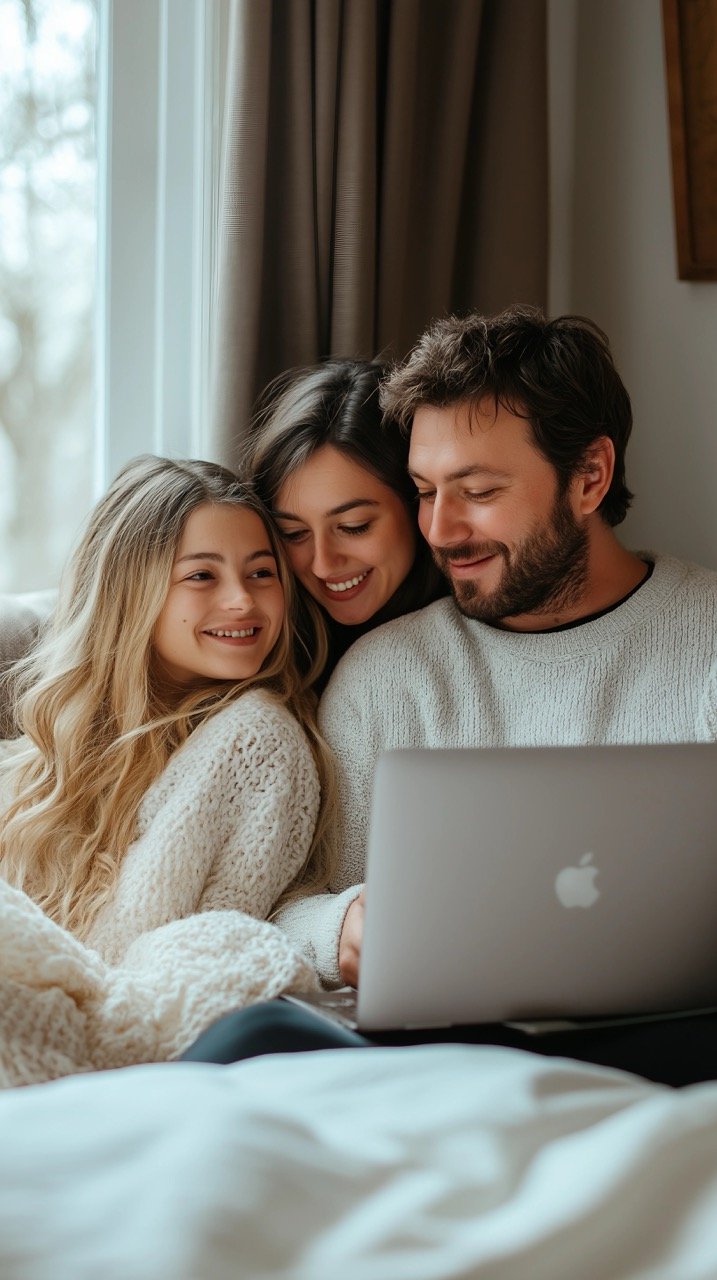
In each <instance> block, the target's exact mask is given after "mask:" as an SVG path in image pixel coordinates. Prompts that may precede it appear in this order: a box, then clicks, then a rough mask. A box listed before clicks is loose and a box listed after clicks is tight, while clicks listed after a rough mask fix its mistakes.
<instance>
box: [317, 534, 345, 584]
mask: <svg viewBox="0 0 717 1280" xmlns="http://www.w3.org/2000/svg"><path fill="white" fill-rule="evenodd" d="M345 563H346V556H345V555H344V553H343V552H342V551H341V550H340V548H339V547H337V545H336V543H335V542H334V540H333V539H332V538H316V539H315V540H314V554H313V557H312V560H311V572H312V573H313V574H314V577H316V578H330V577H332V576H333V575H334V574H336V573H338V572H340V571H341V568H342V566H343V565H345Z"/></svg>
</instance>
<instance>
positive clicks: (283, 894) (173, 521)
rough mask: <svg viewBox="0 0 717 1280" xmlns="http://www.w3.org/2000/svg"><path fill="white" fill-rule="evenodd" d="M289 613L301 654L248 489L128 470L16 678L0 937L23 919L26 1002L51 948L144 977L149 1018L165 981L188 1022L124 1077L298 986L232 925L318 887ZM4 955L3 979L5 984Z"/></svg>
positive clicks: (318, 649) (321, 836)
mask: <svg viewBox="0 0 717 1280" xmlns="http://www.w3.org/2000/svg"><path fill="white" fill-rule="evenodd" d="M305 607H308V608H309V610H310V613H309V616H310V617H312V620H313V627H314V631H313V635H312V636H311V638H310V643H308V644H306V645H305V647H304V646H303V645H300V644H299V642H298V641H297V640H296V639H295V631H294V618H295V614H296V609H297V603H296V598H295V591H294V588H293V585H292V579H291V575H290V574H289V573H288V572H287V569H286V566H285V562H284V558H283V553H282V549H281V545H280V543H279V540H278V539H277V537H276V534H275V532H274V529H273V526H272V524H271V521H270V519H269V518H268V517H267V515H266V513H265V512H264V510H263V508H262V507H261V505H260V503H259V501H258V499H257V498H256V497H255V496H254V495H253V494H252V492H251V490H250V489H249V488H247V486H245V485H244V484H242V483H240V482H239V481H238V480H237V478H236V477H235V476H234V475H232V474H231V473H230V472H228V471H226V470H224V469H223V468H221V467H218V466H215V465H213V464H211V463H207V462H194V461H193V462H174V461H169V460H167V459H164V458H157V457H150V456H146V457H142V458H138V459H136V460H135V461H133V462H131V463H130V464H129V465H128V466H126V467H125V468H124V469H123V471H122V472H121V473H120V474H119V476H118V477H117V479H116V480H115V482H114V483H113V484H112V486H111V487H110V489H109V491H108V492H107V494H106V495H105V497H104V498H103V499H102V500H101V501H100V502H99V504H98V505H97V507H96V508H95V510H94V512H93V513H92V515H91V517H90V519H89V522H88V525H87V528H86V531H85V533H84V536H83V537H82V539H81V541H80V543H79V546H78V547H77V550H76V551H75V554H74V555H73V557H72V560H71V562H70V565H69V568H68V571H67V573H66V576H65V580H64V583H63V586H62V587H61V592H60V599H59V603H58V606H57V610H56V613H55V616H54V620H53V623H52V627H51V629H50V630H49V632H48V634H47V635H46V637H45V638H44V641H43V643H42V644H41V645H40V647H38V649H37V650H36V652H35V653H34V654H33V655H32V656H31V657H30V658H29V659H28V660H26V661H25V662H24V663H23V664H22V665H21V667H20V669H16V672H15V673H14V680H15V686H16V698H17V714H18V718H19V724H20V726H21V728H22V733H23V736H22V738H21V739H20V740H19V743H18V750H17V751H16V752H15V753H13V756H12V758H11V760H10V761H9V762H7V763H5V765H4V766H3V768H2V795H3V799H4V808H3V810H2V812H1V813H0V872H1V873H2V876H3V877H4V880H5V881H7V882H8V883H7V884H3V885H1V886H0V887H2V890H3V895H4V896H3V898H2V899H1V900H0V929H2V923H3V920H2V914H3V907H5V908H6V909H7V911H6V915H7V918H8V919H9V918H10V915H12V912H11V911H10V907H9V906H8V904H10V906H11V907H12V911H14V916H13V919H15V920H16V921H17V917H18V912H19V914H20V915H22V914H23V911H24V913H25V916H26V917H27V918H26V920H25V925H24V928H25V933H24V934H23V939H24V942H26V943H27V945H26V946H24V950H25V951H28V949H29V952H30V956H31V957H34V959H33V958H31V959H30V960H29V961H28V958H27V956H26V957H25V960H26V967H25V971H24V973H25V977H24V978H23V981H24V980H28V981H31V982H32V981H34V982H35V987H36V988H38V989H39V988H43V983H44V984H45V986H46V985H47V983H46V981H45V979H46V974H45V975H44V976H43V968H42V958H41V956H40V955H39V954H37V955H36V954H35V951H37V952H38V953H39V951H40V950H44V953H45V956H47V955H48V954H49V955H52V951H53V947H54V948H55V949H58V948H59V950H60V951H62V948H63V947H64V948H65V951H64V952H63V955H65V958H67V955H68V954H69V953H68V952H67V945H68V936H70V937H72V939H73V945H75V944H74V940H75V939H76V940H80V941H81V942H82V943H84V944H86V947H85V948H83V949H79V950H78V949H77V947H76V946H75V950H73V951H72V957H73V962H74V961H77V960H78V957H81V956H84V955H92V956H93V963H94V961H95V960H96V959H97V957H99V959H100V960H101V961H102V962H104V964H105V965H109V966H115V967H116V966H120V967H121V968H122V967H123V968H124V969H126V970H127V969H129V970H133V969H134V971H135V972H138V973H140V974H143V973H145V972H146V971H147V970H148V968H151V969H152V981H153V982H154V987H153V990H154V991H155V994H156V996H157V999H160V998H161V999H163V1000H164V1003H165V1004H166V1002H167V1001H166V998H165V997H166V996H167V989H162V986H161V982H160V981H159V976H160V975H161V974H162V973H164V975H165V978H166V981H167V983H168V988H169V989H170V995H171V993H172V992H174V993H175V994H176V991H177V990H179V991H181V992H182V1000H183V1002H184V1003H183V1008H184V1009H185V1012H186V1009H187V1008H188V1004H190V1005H192V1009H193V1014H192V1016H191V1017H189V1018H188V1019H187V1018H185V1019H184V1021H182V1017H181V1016H180V1017H176V1016H175V1019H174V1023H173V1025H172V1028H171V1031H168V1032H167V1034H165V1035H164V1039H162V1036H161V1035H160V1037H159V1041H158V1042H157V1043H156V1044H155V1043H154V1042H153V1043H152V1045H150V1046H149V1047H148V1048H147V1049H146V1050H141V1051H138V1052H137V1053H135V1054H134V1058H133V1057H132V1055H130V1058H129V1060H135V1059H136V1058H137V1057H138V1056H139V1057H140V1058H144V1057H157V1056H171V1053H170V1050H171V1051H174V1052H176V1051H179V1050H180V1049H181V1048H182V1047H183V1046H184V1045H186V1044H188V1043H189V1041H190V1039H191V1038H192V1035H193V1034H196V1032H197V1031H198V1030H200V1029H201V1027H202V1026H203V1025H205V1024H206V1022H207V1021H209V1019H210V1017H211V1016H216V1014H217V1013H220V1012H224V1011H225V1010H226V1009H227V1008H230V1007H232V1006H233V1005H236V1004H241V1003H243V1002H246V1000H247V999H250V998H255V997H256V996H258V995H266V994H267V993H268V992H269V990H270V989H272V988H275V987H276V986H277V982H278V984H279V989H283V987H284V988H285V986H286V985H287V984H288V985H291V984H294V985H298V986H306V985H310V984H311V977H310V974H309V972H308V971H307V966H306V965H305V963H304V962H303V961H301V959H300V958H298V957H296V956H294V955H293V954H289V953H290V948H289V946H288V943H287V942H286V940H285V939H283V938H282V936H281V935H280V934H279V932H278V930H275V929H273V927H272V926H269V925H262V926H261V929H260V930H259V934H257V929H256V928H254V929H253V930H252V929H251V928H249V930H248V933H247V923H246V922H247V917H252V918H253V920H262V921H263V920H265V919H266V917H267V916H268V915H269V914H270V912H271V911H272V909H273V908H274V907H275V905H276V903H277V902H278V901H279V900H281V901H285V900H286V899H287V898H290V897H292V896H293V897H295V896H298V895H301V894H303V893H308V892H317V891H320V890H321V889H322V888H323V887H324V886H325V885H326V884H327V883H328V880H329V877H330V874H331V851H330V847H329V840H328V834H327V833H328V828H329V823H328V808H329V806H330V796H331V771H330V763H329V760H328V754H327V752H326V749H325V748H324V746H323V743H322V741H321V739H320V737H319V735H318V733H317V731H316V728H315V723H314V701H315V699H314V695H313V693H312V692H311V686H312V684H313V682H314V681H315V679H316V676H317V674H318V672H319V671H320V669H321V665H322V662H323V660H324V658H325V652H326V645H325V638H324V634H323V629H322V624H321V621H320V617H319V615H318V611H317V610H315V609H313V610H312V608H311V604H310V603H309V605H308V606H305ZM304 634H305V624H304ZM322 797H323V798H322ZM8 885H9V886H14V891H13V890H12V889H9V888H8ZM18 891H22V893H19V892H18ZM28 899H31V900H32V902H33V903H34V904H36V907H39V908H40V909H41V913H42V914H41V915H40V913H39V912H37V911H36V910H35V908H33V909H32V910H29V909H28V902H27V900H28ZM21 907H22V909H21ZM40 919H41V920H42V921H43V927H44V929H45V933H44V935H43V939H42V946H40V938H39V933H40V932H41V931H42V930H41V927H40V923H39V922H40ZM28 921H30V923H29V924H28ZM49 922H54V924H53V927H52V929H51V934H48V933H47V925H48V924H49ZM6 924H7V920H6ZM55 926H57V927H55ZM180 926H181V927H180ZM58 927H59V928H58ZM33 930H34V931H35V933H37V934H38V937H37V938H36V939H35V941H36V942H37V943H38V946H37V948H35V951H33V942H32V935H33ZM5 936H6V938H7V937H8V936H9V935H8V932H7V929H6V931H5ZM245 936H246V937H248V938H249V940H250V941H251V942H252V945H254V944H255V940H256V937H257V936H259V937H260V938H261V939H262V945H264V944H266V945H264V951H265V952H266V947H267V945H269V944H268V943H267V942H266V940H267V939H269V943H270V944H271V945H269V951H271V947H272V946H274V947H275V949H276V948H277V947H278V949H279V951H280V952H281V957H280V959H281V963H279V965H278V973H276V974H273V975H272V974H271V973H269V972H268V971H267V963H268V962H267V963H265V961H266V955H264V959H263V960H262V959H261V956H260V952H261V948H259V951H257V950H256V945H254V951H253V952H252V955H253V960H252V962H251V963H250V964H249V965H248V966H247V965H246V964H244V965H242V964H241V963H240V961H241V956H240V955H239V951H240V950H241V942H242V939H243V938H245ZM50 937H51V941H48V939H49V938H50ZM28 938H30V941H29V942H27V939H28ZM279 939H280V941H279ZM16 942H17V939H16ZM48 948H49V951H48ZM87 948H91V949H92V951H91V952H90V951H88V950H87ZM153 948H154V951H153ZM227 948H229V958H230V960H231V963H230V964H229V966H228V968H227V958H228V952H227ZM21 949H22V948H21ZM10 951H11V948H9V946H3V949H2V951H0V981H1V980H2V979H3V978H5V979H8V980H10V979H12V980H13V981H17V979H18V978H19V977H20V976H21V975H19V973H18V972H17V965H16V966H15V969H12V960H11V957H10ZM94 953H97V955H96V956H95V954H94ZM262 954H263V953H262ZM257 956H260V963H259V965H258V971H256V970H257ZM35 961H37V965H36V970H37V972H35V970H33V964H34V963H35ZM78 962H79V961H78ZM150 962H151V963H150ZM195 962H196V963H195ZM58 963H59V962H58ZM88 963H89V962H88ZM28 965H29V969H28V967H27V966H28ZM187 965H189V969H187ZM237 965H238V968H237ZM192 966H193V967H192ZM232 966H234V968H233V969H232ZM90 967H91V965H90ZM61 968H62V966H61V965H60V969H61ZM11 969H12V972H11ZM45 969H47V965H46V966H45ZM189 970H191V972H190V971H189ZM229 970H232V972H233V973H234V979H232V978H231V975H230V977H229V979H226V974H227V973H228V972H229ZM102 972H103V978H102V981H103V982H104V983H105V986H106V985H107V982H108V981H109V979H108V978H107V974H106V972H105V971H104V970H103V971H102ZM28 974H29V975H30V976H29V978H28ZM33 974H34V975H35V976H34V977H33ZM183 975H184V976H183ZM247 975H248V976H247ZM182 984H184V985H182ZM282 984H283V986H282ZM140 985H141V983H140ZM197 992H199V993H200V994H199V995H197ZM210 993H212V995H213V996H216V997H217V998H216V999H211V998H209V995H210ZM272 993H274V994H275V993H276V992H272ZM0 994H1V993H0ZM195 997H196V998H195ZM192 1001H194V1003H193V1004H192ZM75 1003H76V1001H75ZM140 1003H141V1001H140ZM145 1004H146V1001H145ZM5 1007H6V1008H7V1003H6V1006H5ZM175 1012H176V1011H175ZM152 1016H153V1017H154V1021H155V1023H156V1022H157V1014H156V1009H155V1010H154V1011H153V1013H152ZM160 1022H161V1018H160ZM6 1025H7V1019H6ZM155 1039H156V1037H155ZM100 1050H101V1046H100ZM100 1050H98V1052H99V1056H100V1057H102V1052H101V1051H100ZM1 1051H2V1050H1V1049H0V1052H1ZM109 1056H110V1058H111V1053H110V1055H109ZM106 1057H107V1055H105V1058H106ZM0 1065H1V1062H0ZM89 1065H97V1064H95V1063H90V1064H89ZM99 1065H117V1064H116V1063H113V1062H106V1061H103V1062H101V1063H100V1064H99ZM45 1074H47V1073H45ZM33 1078H34V1077H33Z"/></svg>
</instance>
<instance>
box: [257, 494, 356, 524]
mask: <svg viewBox="0 0 717 1280" xmlns="http://www.w3.org/2000/svg"><path fill="white" fill-rule="evenodd" d="M378 506H380V503H379V502H378V501H377V499H376V498H351V500H350V501H349V502H342V503H341V504H340V505H339V506H338V507H331V509H330V511H327V512H326V515H327V516H342V515H343V514H344V512H346V511H353V509H354V507H378ZM274 519H275V520H296V522H297V524H303V520H302V518H301V516H296V515H294V513H293V511H276V510H274Z"/></svg>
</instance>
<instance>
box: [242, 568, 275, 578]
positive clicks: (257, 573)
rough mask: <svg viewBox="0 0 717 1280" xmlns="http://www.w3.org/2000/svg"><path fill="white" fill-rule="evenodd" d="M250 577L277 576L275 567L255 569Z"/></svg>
mask: <svg viewBox="0 0 717 1280" xmlns="http://www.w3.org/2000/svg"><path fill="white" fill-rule="evenodd" d="M249 577H250V578H275V577H276V574H275V573H274V570H273V569H255V570H254V572H253V573H250V574H249Z"/></svg>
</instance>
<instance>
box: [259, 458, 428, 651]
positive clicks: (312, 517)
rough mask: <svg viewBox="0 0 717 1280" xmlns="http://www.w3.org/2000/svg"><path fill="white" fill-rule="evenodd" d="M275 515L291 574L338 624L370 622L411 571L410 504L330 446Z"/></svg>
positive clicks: (289, 482)
mask: <svg viewBox="0 0 717 1280" xmlns="http://www.w3.org/2000/svg"><path fill="white" fill-rule="evenodd" d="M327 495H330V496H329V498H328V501H327ZM274 515H275V517H276V521H277V524H278V526H279V531H280V533H281V536H282V538H283V540H284V543H285V546H286V551H287V555H288V558H289V562H290V564H291V567H292V569H293V570H294V573H295V574H296V576H297V578H298V579H299V581H300V582H301V583H302V585H303V586H304V587H305V588H306V590H307V591H308V592H309V594H310V595H312V596H313V597H314V599H315V600H317V601H318V602H319V604H321V605H322V606H323V607H324V609H325V610H326V612H327V613H328V614H329V616H330V617H332V618H333V619H334V620H335V621H336V622H342V623H345V624H346V625H349V626H357V625H359V624H360V623H363V622H367V621H368V620H369V618H372V617H373V616H374V614H375V613H378V611H379V610H380V609H382V608H383V606H384V605H385V604H387V603H388V601H389V600H390V599H391V596H392V595H393V594H394V592H395V591H397V590H398V588H399V587H400V585H401V583H402V582H403V581H404V579H405V578H406V577H407V575H408V574H409V572H410V570H411V566H412V564H413V560H414V557H415V554H416V526H415V522H414V518H413V514H412V512H411V511H410V509H409V507H408V504H407V503H405V502H404V501H403V499H402V498H401V497H400V495H399V494H398V493H396V491H395V490H394V489H391V488H389V486H388V485H386V484H384V483H383V481H382V480H379V478H378V476H376V475H374V474H373V472H372V471H369V469H368V468H367V467H363V466H361V464H360V463H358V462H356V461H355V459H353V458H351V457H349V456H348V455H347V454H345V453H341V452H339V450H338V449H335V448H334V447H333V445H323V446H322V448H320V449H317V450H316V452H315V453H313V454H312V455H311V457H310V458H308V459H307V460H306V462H304V463H302V464H301V466H299V467H297V468H296V470H294V471H292V472H291V474H290V475H289V476H288V477H287V479H286V480H285V482H284V484H283V485H282V486H281V489H280V490H279V492H278V494H277V495H276V502H275V511H274Z"/></svg>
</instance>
